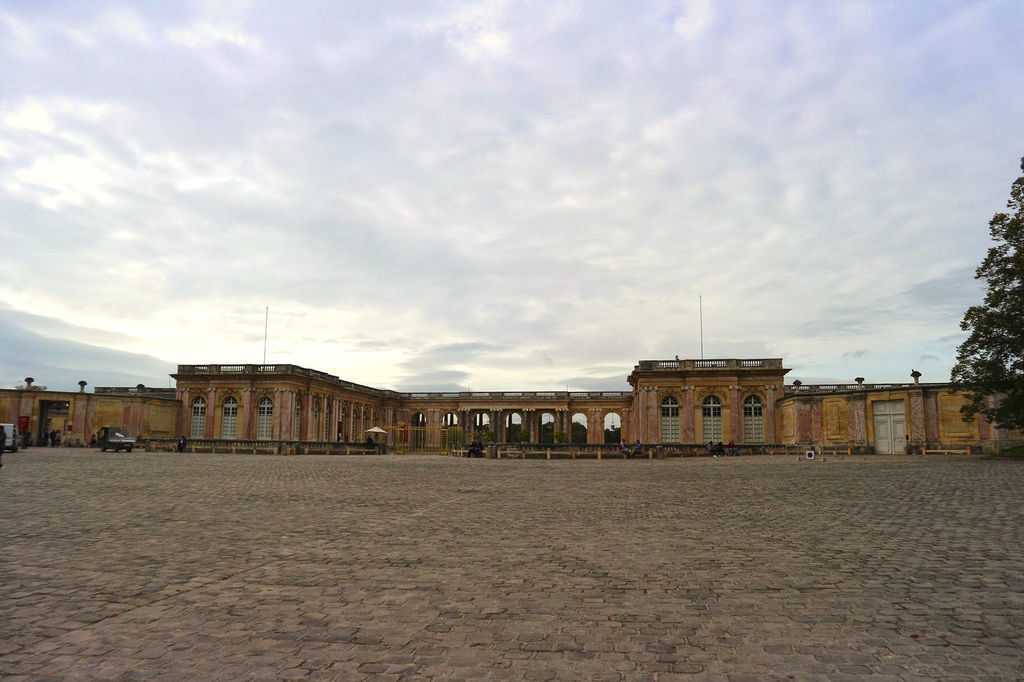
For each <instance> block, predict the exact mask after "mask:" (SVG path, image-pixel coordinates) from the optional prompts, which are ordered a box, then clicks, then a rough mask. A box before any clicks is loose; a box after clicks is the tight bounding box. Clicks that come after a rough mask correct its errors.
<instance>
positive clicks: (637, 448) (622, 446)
mask: <svg viewBox="0 0 1024 682" xmlns="http://www.w3.org/2000/svg"><path fill="white" fill-rule="evenodd" d="M642 449H643V448H642V446H641V445H640V439H637V441H636V445H634V446H633V449H632V450H630V449H629V446H628V445H626V441H624V440H620V441H619V454H620V455H622V456H623V457H625V458H626V459H632V458H634V457H639V456H640V454H641V450H642Z"/></svg>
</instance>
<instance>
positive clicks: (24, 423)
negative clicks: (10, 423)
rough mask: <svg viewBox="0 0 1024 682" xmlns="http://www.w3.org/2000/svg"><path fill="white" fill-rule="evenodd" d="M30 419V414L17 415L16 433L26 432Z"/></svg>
mask: <svg viewBox="0 0 1024 682" xmlns="http://www.w3.org/2000/svg"><path fill="white" fill-rule="evenodd" d="M31 419H32V417H30V416H23V417H18V433H28V423H29V420H31Z"/></svg>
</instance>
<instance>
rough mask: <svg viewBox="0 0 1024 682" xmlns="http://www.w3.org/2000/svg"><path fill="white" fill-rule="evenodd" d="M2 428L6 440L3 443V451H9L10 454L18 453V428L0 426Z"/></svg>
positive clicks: (9, 425)
mask: <svg viewBox="0 0 1024 682" xmlns="http://www.w3.org/2000/svg"><path fill="white" fill-rule="evenodd" d="M0 426H2V427H4V433H6V434H7V440H5V441H4V443H3V450H9V451H10V452H17V451H18V427H17V426H15V425H14V424H0Z"/></svg>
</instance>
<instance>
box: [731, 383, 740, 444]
mask: <svg viewBox="0 0 1024 682" xmlns="http://www.w3.org/2000/svg"><path fill="white" fill-rule="evenodd" d="M729 438H730V439H731V440H732V441H733V442H735V443H742V442H743V411H742V409H741V408H740V387H739V386H730V387H729Z"/></svg>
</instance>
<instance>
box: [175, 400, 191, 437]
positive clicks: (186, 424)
mask: <svg viewBox="0 0 1024 682" xmlns="http://www.w3.org/2000/svg"><path fill="white" fill-rule="evenodd" d="M178 403H179V404H180V405H181V412H180V413H178V435H179V436H189V437H191V436H192V430H191V428H190V422H191V420H192V391H191V389H188V388H183V389H178Z"/></svg>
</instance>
